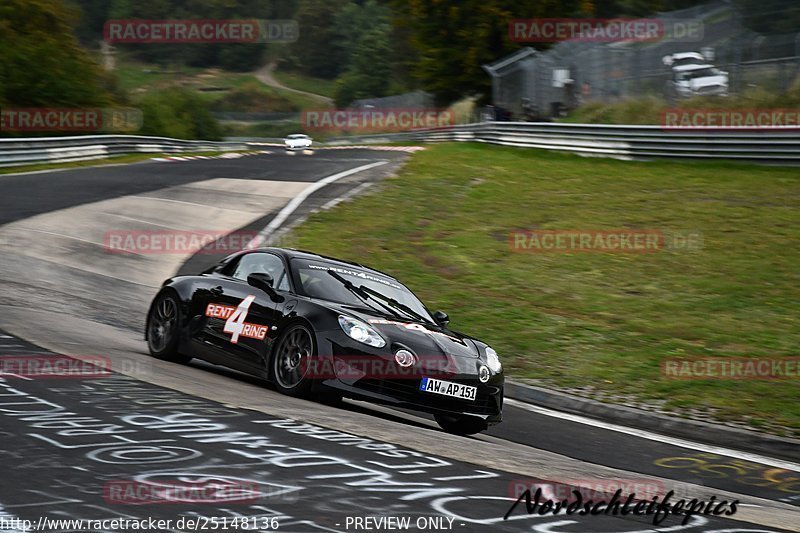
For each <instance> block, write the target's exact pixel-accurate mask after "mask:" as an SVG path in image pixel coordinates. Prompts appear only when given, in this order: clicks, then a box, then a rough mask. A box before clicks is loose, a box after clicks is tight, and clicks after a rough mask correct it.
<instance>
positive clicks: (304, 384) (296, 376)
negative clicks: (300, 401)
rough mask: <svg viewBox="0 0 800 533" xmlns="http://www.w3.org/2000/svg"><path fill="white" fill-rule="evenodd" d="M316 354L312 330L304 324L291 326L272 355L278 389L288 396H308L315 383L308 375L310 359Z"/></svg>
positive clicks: (274, 376)
mask: <svg viewBox="0 0 800 533" xmlns="http://www.w3.org/2000/svg"><path fill="white" fill-rule="evenodd" d="M315 356H316V353H315V349H314V336H313V335H312V334H311V331H310V330H309V329H308V328H307V327H306V326H304V325H302V324H295V325H294V326H291V327H289V329H288V330H286V332H285V333H284V334H283V335H282V336H281V339H280V340H279V341H278V345H277V348H276V349H275V352H274V354H273V356H272V376H273V378H274V380H275V387H276V388H277V389H278V391H280V392H281V393H283V394H286V395H288V396H307V395H308V394H309V393H310V392H311V388H312V385H313V380H312V379H311V378H310V377H309V376H308V375H307V374H308V369H309V368H310V365H309V361H310V360H311V359H312V358H313V357H315Z"/></svg>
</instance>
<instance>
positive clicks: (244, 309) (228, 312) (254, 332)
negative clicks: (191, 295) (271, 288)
mask: <svg viewBox="0 0 800 533" xmlns="http://www.w3.org/2000/svg"><path fill="white" fill-rule="evenodd" d="M255 299H256V297H255V296H253V295H252V294H251V295H250V296H248V297H247V298H245V299H244V300H242V303H240V304H239V307H233V306H231V305H223V304H215V303H210V304H208V306H207V307H206V316H207V317H211V318H222V319H225V327H224V328H222V331H224V332H225V333H230V334H231V342H232V343H233V344H238V343H239V337H248V338H250V339H258V340H262V341H263V340H264V338H265V337H266V336H267V329H268V327H267V326H262V325H261V324H250V323H248V322H245V321H244V320H245V318H247V313H248V312H250V304H251V303H253V300H255Z"/></svg>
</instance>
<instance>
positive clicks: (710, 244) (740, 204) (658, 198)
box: [288, 143, 800, 435]
mask: <svg viewBox="0 0 800 533" xmlns="http://www.w3.org/2000/svg"><path fill="white" fill-rule="evenodd" d="M798 205H800V173H798V170H797V169H788V168H770V167H758V166H751V165H744V164H733V163H730V164H729V163H723V162H705V163H679V162H623V161H615V160H610V159H586V158H581V157H578V156H573V155H566V154H558V153H549V152H542V151H537V150H524V149H514V148H505V147H494V146H485V145H479V144H467V143H463V144H444V145H436V146H432V147H430V148H429V149H428V150H425V151H424V152H420V153H417V154H415V155H414V156H413V157H412V158H411V159H410V161H409V162H408V164H407V165H406V166H405V167H404V168H403V169H402V171H401V172H400V174H399V175H398V176H397V177H394V178H390V179H388V180H386V181H385V182H383V183H382V184H381V185H380V186H379V187H376V189H375V192H373V193H371V194H369V195H367V196H363V197H360V198H357V199H355V200H353V201H352V202H347V203H343V204H340V205H339V206H337V207H336V208H334V209H332V210H330V211H326V212H322V213H318V214H315V215H313V216H311V218H310V219H309V220H308V221H307V222H306V223H304V224H303V225H302V226H300V227H299V228H297V229H296V230H295V231H294V232H293V233H292V235H291V236H290V237H289V238H288V244H289V245H291V246H296V247H298V248H303V249H309V250H314V251H317V252H319V253H323V254H329V255H333V256H338V257H342V258H346V259H350V260H355V261H359V262H363V263H366V264H369V265H371V266H374V267H375V268H378V269H381V270H384V271H386V272H389V273H391V274H393V275H396V276H397V277H398V278H399V279H401V280H402V281H403V282H405V283H406V284H408V285H409V286H410V287H411V288H412V289H413V290H414V291H415V292H416V293H417V294H418V295H419V296H420V297H421V298H422V299H423V300H424V301H425V302H426V303H427V304H429V306H430V308H431V309H443V310H445V311H447V312H449V313H450V315H451V318H452V320H453V322H452V326H453V327H454V328H455V329H457V330H461V331H465V332H469V333H470V334H472V335H475V336H476V337H479V338H481V339H483V340H485V341H487V342H489V343H490V344H491V345H493V346H494V347H495V349H497V351H498V353H500V354H501V357H502V358H503V360H504V364H505V367H506V371H507V373H508V374H509V375H510V376H513V377H517V378H531V379H535V380H536V381H537V382H539V383H542V384H546V385H552V386H557V387H560V388H568V389H570V390H573V391H577V392H580V393H582V394H584V395H587V396H591V397H600V398H606V399H610V400H612V401H622V400H626V399H634V400H636V401H638V402H644V403H650V402H652V403H653V404H654V405H656V406H659V407H660V408H663V409H665V410H667V411H672V412H675V414H677V415H682V416H699V415H708V416H712V417H714V418H716V419H718V420H725V421H743V422H746V423H748V424H749V425H750V426H753V427H757V428H761V429H763V430H765V431H771V432H774V433H783V434H787V433H788V434H794V435H800V401H798V398H800V380H799V379H797V378H794V379H788V380H780V381H731V380H706V381H678V380H674V379H666V378H665V377H664V376H662V374H661V370H660V363H661V361H662V360H664V359H665V358H670V357H679V358H683V357H686V358H688V357H693V356H714V357H733V356H736V357H756V358H767V357H769V358H773V357H786V356H796V355H798V354H797V347H798V346H800V318H798V313H797V302H798V301H800V283H798V279H799V278H798V268H797V265H798V264H800V250H799V249H798V247H797V246H796V243H797V236H798V227H800V214H799V213H800V211H798V207H797V206H798ZM520 228H527V229H534V228H539V229H582V230H603V229H619V228H643V229H644V228H649V229H659V230H696V231H701V232H702V234H703V248H702V249H701V250H697V251H693V252H688V251H679V250H670V251H660V252H658V253H651V254H619V253H618V254H611V253H560V254H533V253H512V252H511V251H510V247H509V232H510V231H511V230H513V229H520ZM792 242H794V243H795V245H792V244H791V243H792ZM787 428H788V429H787Z"/></svg>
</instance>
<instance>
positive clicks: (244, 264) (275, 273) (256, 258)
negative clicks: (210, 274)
mask: <svg viewBox="0 0 800 533" xmlns="http://www.w3.org/2000/svg"><path fill="white" fill-rule="evenodd" d="M257 272H264V273H266V274H269V275H270V276H272V279H273V280H275V285H274V286H275V289H276V290H279V291H288V290H289V278H288V277H287V276H286V269H285V268H284V266H283V261H281V258H280V257H278V256H277V255H274V254H268V253H261V252H256V253H250V254H246V255H243V256H242V257H241V258H240V259H239V261H238V262H237V263H236V266H235V267H234V269H233V273H231V274H230V275H231V277H233V278H236V279H240V280H242V281H247V276H249V275H250V274H254V273H257Z"/></svg>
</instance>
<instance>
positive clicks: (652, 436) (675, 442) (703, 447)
mask: <svg viewBox="0 0 800 533" xmlns="http://www.w3.org/2000/svg"><path fill="white" fill-rule="evenodd" d="M505 403H506V404H508V405H513V406H514V407H519V408H520V409H525V410H526V411H530V412H532V413H537V414H540V415H545V416H551V417H553V418H560V419H562V420H567V421H570V422H577V423H578V424H585V425H587V426H594V427H598V428H601V429H607V430H609V431H616V432H617V433H625V434H626V435H632V436H634V437H638V438H640V439H646V440H652V441H656V442H663V443H664V444H669V445H671V446H678V447H680V448H687V449H689V450H697V451H701V452H706V453H713V454H717V455H724V456H726V457H733V458H734V459H742V460H743V461H751V462H753V463H761V464H763V465H767V466H772V467H775V468H783V469H785V470H792V471H794V472H800V464H797V463H792V462H789V461H782V460H780V459H773V458H771V457H766V456H763V455H758V454H755V453H748V452H740V451H737V450H731V449H728V448H722V447H720V446H712V445H709V444H701V443H699V442H692V441H688V440H684V439H678V438H675V437H668V436H666V435H660V434H658V433H651V432H650V431H645V430H643V429H635V428H629V427H625V426H619V425H617V424H611V423H608V422H602V421H600V420H594V419H591V418H586V417H584V416H580V415H573V414H571V413H562V412H560V411H555V410H553V409H547V408H545V407H539V406H538V405H531V404H528V403H525V402H521V401H519V400H512V399H509V398H506V399H505Z"/></svg>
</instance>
